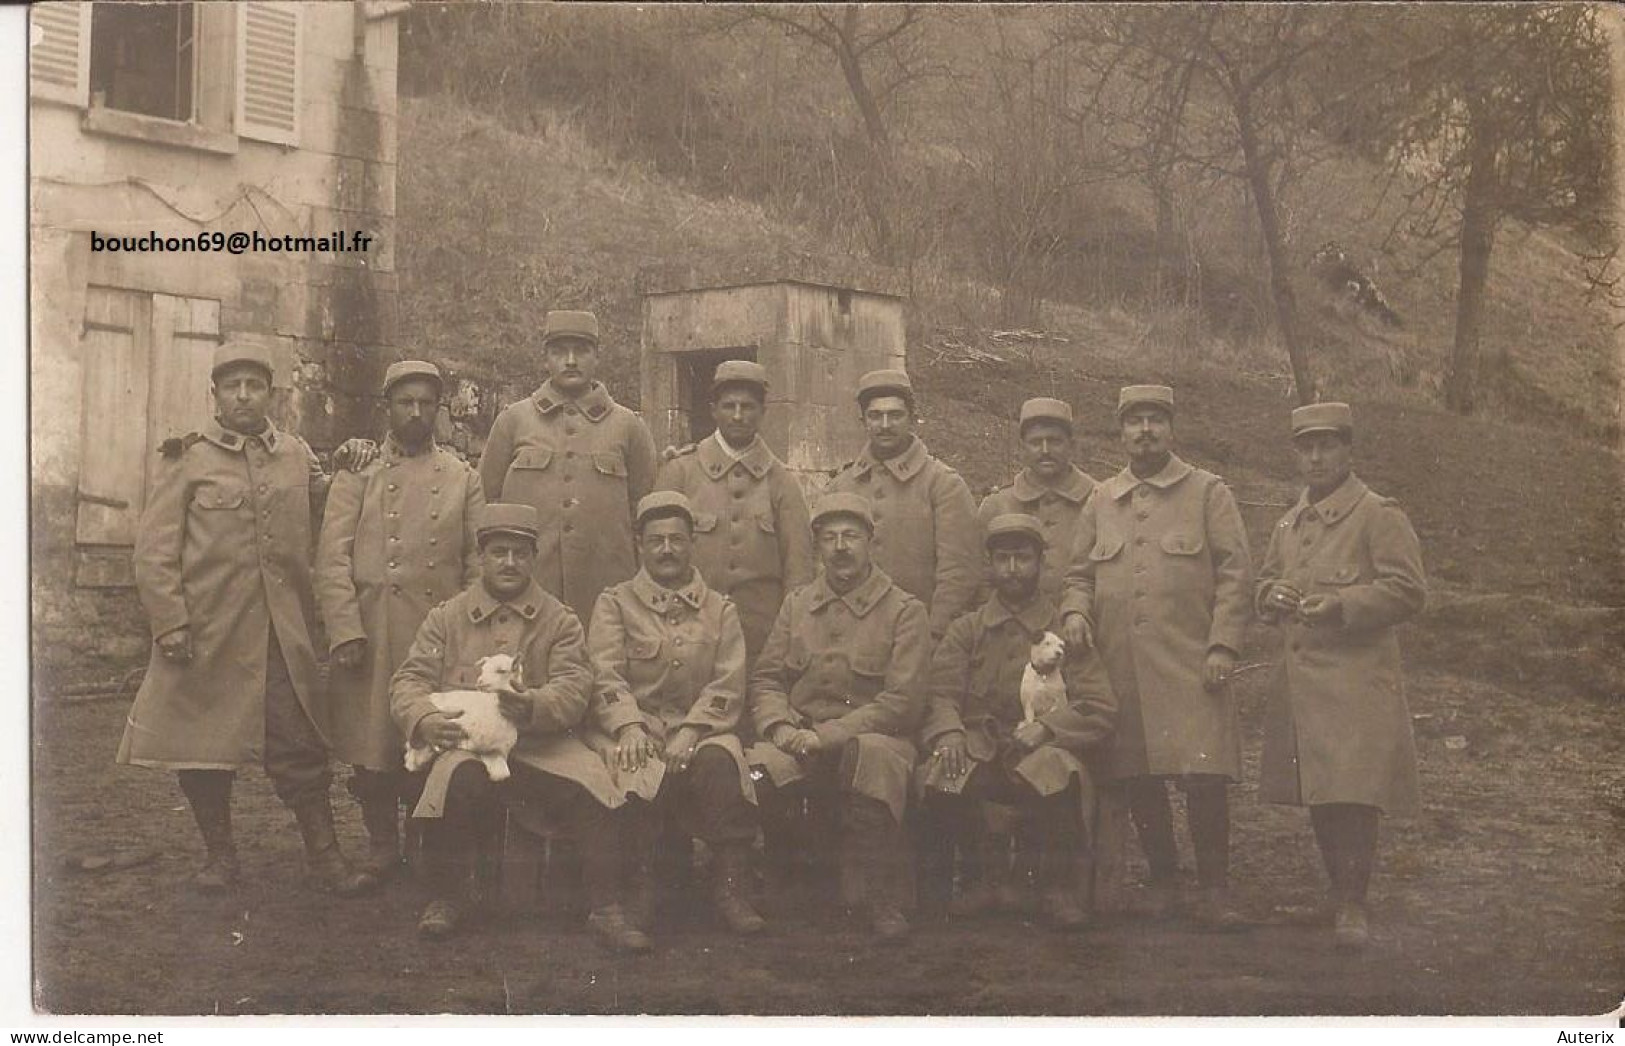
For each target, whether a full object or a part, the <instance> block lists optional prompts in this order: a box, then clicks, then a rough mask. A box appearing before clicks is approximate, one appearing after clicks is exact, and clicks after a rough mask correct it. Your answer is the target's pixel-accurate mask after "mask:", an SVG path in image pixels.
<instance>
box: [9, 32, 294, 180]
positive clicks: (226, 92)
mask: <svg viewBox="0 0 1625 1046" xmlns="http://www.w3.org/2000/svg"><path fill="white" fill-rule="evenodd" d="M30 13H31V17H32V19H33V24H32V27H31V34H32V35H31V40H32V43H31V46H30V50H29V80H30V87H31V91H32V94H33V96H34V97H35V98H37V99H43V100H48V101H56V102H64V103H67V104H69V105H73V106H76V107H78V108H80V109H82V110H84V113H85V116H84V122H83V127H84V129H85V130H86V131H89V132H91V133H99V134H109V135H115V136H119V137H126V138H140V139H144V140H147V141H153V142H161V143H165V144H169V145H179V146H184V147H189V148H195V149H202V150H205V151H211V152H226V153H230V152H236V151H237V143H238V140H239V139H240V138H251V139H255V140H257V141H264V142H275V143H277V144H280V145H297V144H298V143H299V132H300V126H299V125H300V107H301V105H302V103H303V99H302V97H301V79H302V75H303V73H302V58H301V48H302V43H303V40H302V33H303V26H302V24H301V23H302V21H303V19H302V11H301V5H300V4H298V3H273V2H253V3H239V4H222V3H158V4H146V3H96V4H88V3H87V4H80V3H57V2H47V3H39V4H35V5H34V6H33V7H32V8H31V11H30Z"/></svg>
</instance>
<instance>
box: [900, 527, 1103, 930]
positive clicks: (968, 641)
mask: <svg viewBox="0 0 1625 1046" xmlns="http://www.w3.org/2000/svg"><path fill="white" fill-rule="evenodd" d="M985 543H986V545H987V551H988V559H989V566H988V572H989V575H990V576H989V579H988V580H989V583H990V584H991V585H992V588H993V594H992V595H991V596H989V597H988V599H987V602H985V603H984V604H982V606H981V608H980V609H979V610H975V611H972V612H971V613H969V614H966V615H964V616H962V617H960V618H959V619H957V620H956V621H954V623H953V624H952V625H950V626H949V627H948V633H947V635H945V636H943V639H942V642H941V643H940V644H938V646H937V649H936V654H935V656H934V657H933V659H932V664H931V683H930V691H929V692H930V704H929V707H928V710H927V713H926V721H925V726H924V727H923V729H922V730H921V732H920V734H921V737H922V738H924V740H925V743H926V745H927V746H928V747H930V748H931V749H932V753H931V757H930V759H929V760H928V761H926V762H925V763H924V764H922V766H921V768H920V774H919V777H920V783H921V786H922V789H923V792H924V802H925V803H926V804H928V805H935V806H937V807H939V812H940V816H939V817H938V818H937V820H938V821H939V823H944V824H947V825H950V826H952V827H951V831H952V832H953V835H954V837H955V841H956V842H957V843H958V845H959V849H960V859H961V862H962V865H961V869H962V878H961V891H960V894H959V896H958V897H956V898H955V900H954V902H953V903H952V904H951V906H950V908H949V911H950V912H951V913H952V914H955V915H975V914H979V913H981V912H984V911H986V910H988V909H989V908H991V907H993V906H994V903H995V900H996V899H997V898H998V897H999V896H1000V893H1001V889H1000V888H1001V886H1002V884H1003V882H1004V878H1005V863H1006V862H1007V861H1008V860H1009V854H1008V851H1005V852H999V853H995V852H991V847H990V846H989V829H988V824H987V820H986V816H985V814H986V811H985V810H984V808H983V807H984V804H986V803H998V804H1003V805H1007V806H1014V807H1017V808H1018V809H1019V810H1021V811H1022V812H1024V813H1025V814H1027V815H1028V816H1029V817H1030V818H1031V819H1032V820H1034V821H1035V822H1036V823H1037V828H1038V836H1039V845H1040V848H1041V856H1040V859H1039V869H1038V871H1039V875H1038V879H1039V887H1040V889H1041V891H1042V893H1043V901H1044V908H1045V911H1046V913H1047V914H1048V916H1049V919H1050V921H1051V922H1052V923H1053V924H1054V925H1055V926H1056V927H1057V928H1058V929H1062V930H1073V929H1077V928H1079V927H1081V926H1083V925H1084V924H1085V923H1086V922H1087V921H1088V916H1087V914H1086V912H1085V910H1084V909H1083V908H1082V907H1081V906H1080V904H1079V902H1078V897H1077V874H1076V869H1077V866H1078V857H1079V855H1080V854H1083V853H1087V852H1088V851H1087V848H1088V845H1089V838H1088V837H1089V825H1090V823H1091V820H1092V812H1093V809H1094V788H1093V785H1092V784H1091V781H1090V777H1089V770H1088V768H1087V767H1086V766H1085V765H1084V763H1083V757H1084V756H1085V755H1086V753H1087V752H1088V750H1089V749H1090V748H1091V747H1092V746H1094V745H1097V744H1099V743H1100V742H1101V741H1103V740H1105V739H1106V738H1107V737H1109V736H1110V734H1111V732H1112V727H1113V725H1114V723H1115V722H1116V719H1117V702H1116V700H1115V698H1114V697H1113V696H1112V691H1111V687H1110V685H1109V684H1108V683H1107V681H1106V674H1105V670H1104V669H1103V668H1102V666H1101V664H1100V661H1099V659H1098V658H1097V657H1096V656H1095V655H1094V652H1093V651H1089V650H1082V651H1078V650H1068V651H1067V652H1066V655H1067V656H1066V657H1065V659H1064V661H1063V662H1062V664H1061V665H1060V666H1059V668H1058V669H1057V670H1058V671H1059V672H1060V674H1061V679H1062V680H1063V681H1064V682H1065V687H1066V690H1065V695H1064V702H1062V703H1060V704H1059V705H1057V706H1056V707H1054V708H1051V709H1049V710H1041V709H1036V708H1035V709H1034V711H1035V712H1036V713H1037V714H1035V715H1033V716H1032V717H1031V718H1029V717H1028V715H1027V713H1026V710H1025V709H1024V707H1023V705H1024V702H1023V695H1022V688H1023V682H1024V679H1023V677H1024V676H1025V675H1026V674H1027V673H1026V669H1027V666H1028V664H1029V663H1030V662H1032V660H1033V647H1034V645H1035V644H1037V643H1039V642H1040V641H1041V640H1044V639H1045V633H1051V634H1052V635H1051V637H1050V638H1051V640H1052V641H1053V638H1054V636H1055V635H1058V633H1059V628H1060V618H1059V615H1058V613H1057V609H1056V605H1055V601H1054V599H1053V598H1051V597H1049V596H1046V595H1044V594H1042V593H1041V592H1040V590H1039V576H1040V574H1041V572H1042V569H1043V563H1044V531H1043V525H1042V524H1041V523H1040V522H1039V521H1038V520H1036V519H1034V518H1033V517H1032V516H1028V515H1021V514H1015V513H1012V514H1007V515H1001V516H996V517H994V518H993V519H992V520H990V521H989V522H988V526H987V534H986V538H985ZM1040 667H1043V666H1040ZM1029 685H1032V684H1029ZM1034 689H1035V690H1036V689H1037V687H1036V686H1034ZM1031 697H1032V695H1029V700H1031Z"/></svg>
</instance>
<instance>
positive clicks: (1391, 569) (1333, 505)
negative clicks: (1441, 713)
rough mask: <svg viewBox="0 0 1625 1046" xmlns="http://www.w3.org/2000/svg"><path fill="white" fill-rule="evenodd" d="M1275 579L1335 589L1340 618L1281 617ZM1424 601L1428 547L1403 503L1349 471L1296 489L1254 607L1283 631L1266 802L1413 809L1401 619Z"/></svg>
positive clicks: (1412, 748) (1270, 716)
mask: <svg viewBox="0 0 1625 1046" xmlns="http://www.w3.org/2000/svg"><path fill="white" fill-rule="evenodd" d="M1278 581H1285V582H1287V583H1289V584H1291V585H1292V586H1293V587H1295V588H1297V589H1298V591H1299V592H1301V593H1303V595H1304V596H1306V597H1307V596H1311V595H1334V596H1337V597H1338V598H1339V600H1341V602H1342V604H1343V620H1342V623H1341V624H1329V623H1328V624H1317V625H1314V626H1309V625H1305V624H1302V623H1301V622H1298V621H1297V620H1295V619H1286V620H1282V619H1281V618H1280V615H1279V613H1278V612H1277V611H1275V610H1272V609H1270V607H1269V606H1268V604H1267V602H1266V599H1265V597H1267V595H1268V594H1269V590H1270V588H1271V587H1272V586H1273V585H1274V584H1275V583H1276V582H1278ZM1426 599H1427V580H1426V577H1425V576H1424V574H1423V570H1422V550H1421V546H1420V545H1419V543H1418V542H1417V540H1416V532H1415V531H1414V530H1412V529H1411V524H1410V521H1409V520H1408V519H1406V518H1405V513H1404V511H1403V510H1402V509H1401V508H1400V507H1399V504H1398V503H1397V502H1395V501H1394V500H1393V499H1391V498H1385V497H1382V496H1381V495H1379V494H1376V493H1374V492H1372V491H1371V490H1369V489H1368V488H1367V487H1366V485H1365V484H1364V483H1363V482H1361V481H1360V479H1359V477H1358V476H1354V475H1350V476H1349V477H1348V479H1346V480H1345V481H1344V482H1343V485H1342V486H1340V487H1338V488H1337V490H1335V491H1333V492H1332V493H1331V494H1329V495H1327V496H1326V497H1325V498H1322V499H1321V500H1320V501H1317V502H1313V503H1311V502H1310V501H1309V498H1308V495H1307V494H1304V495H1303V496H1302V497H1300V498H1299V499H1298V503H1297V504H1296V505H1295V506H1293V508H1292V509H1291V511H1289V512H1288V513H1287V514H1286V516H1285V517H1284V518H1283V519H1282V520H1281V522H1280V523H1278V524H1276V527H1275V529H1274V531H1273V532H1272V533H1271V534H1270V545H1269V551H1268V552H1266V553H1265V555H1264V567H1263V570H1262V571H1261V572H1260V574H1259V579H1258V603H1257V607H1258V612H1259V616H1260V617H1261V618H1263V619H1264V620H1265V621H1267V622H1269V623H1271V624H1276V625H1279V626H1280V627H1281V629H1282V632H1283V633H1284V643H1283V650H1282V652H1281V659H1280V662H1279V664H1278V665H1277V666H1276V670H1275V682H1274V690H1273V693H1272V694H1271V699H1270V704H1269V708H1268V711H1267V713H1266V715H1265V719H1264V762H1263V770H1262V774H1261V779H1260V782H1259V787H1260V792H1261V794H1262V796H1263V798H1264V799H1265V800H1266V801H1268V802H1277V803H1295V804H1315V803H1364V804H1366V805H1369V806H1377V807H1381V808H1382V809H1383V811H1384V812H1386V813H1389V814H1409V813H1414V812H1415V810H1416V807H1417V790H1418V789H1417V778H1416V743H1415V740H1414V739H1413V737H1412V735H1411V715H1410V709H1409V707H1408V706H1407V705H1406V702H1405V686H1404V679H1403V676H1402V674H1401V671H1400V664H1399V641H1398V638H1397V637H1396V636H1395V635H1394V626H1396V625H1398V624H1400V623H1402V622H1404V621H1406V620H1408V619H1410V618H1411V617H1413V616H1415V615H1416V614H1418V613H1420V612H1421V610H1422V606H1423V604H1424V603H1425V602H1426Z"/></svg>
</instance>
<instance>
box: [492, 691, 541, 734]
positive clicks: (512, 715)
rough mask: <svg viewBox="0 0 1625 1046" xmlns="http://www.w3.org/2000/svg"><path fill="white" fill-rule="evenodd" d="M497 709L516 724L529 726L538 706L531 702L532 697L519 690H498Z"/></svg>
mask: <svg viewBox="0 0 1625 1046" xmlns="http://www.w3.org/2000/svg"><path fill="white" fill-rule="evenodd" d="M497 711H499V712H501V713H502V716H503V718H504V719H506V720H508V722H510V723H512V724H513V725H514V726H529V725H530V717H531V716H532V715H533V714H534V713H535V711H536V708H535V706H533V705H532V704H531V703H530V698H528V697H526V696H525V695H524V694H522V693H520V692H519V691H517V690H498V691H497Z"/></svg>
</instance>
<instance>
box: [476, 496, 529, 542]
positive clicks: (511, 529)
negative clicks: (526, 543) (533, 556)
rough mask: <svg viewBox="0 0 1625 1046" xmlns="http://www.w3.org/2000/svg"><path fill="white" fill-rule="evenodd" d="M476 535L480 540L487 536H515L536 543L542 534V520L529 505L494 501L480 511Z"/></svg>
mask: <svg viewBox="0 0 1625 1046" xmlns="http://www.w3.org/2000/svg"><path fill="white" fill-rule="evenodd" d="M475 533H476V535H477V536H478V537H480V538H484V537H485V535H487V534H514V535H517V536H519V537H524V538H530V539H531V540H532V541H535V540H536V539H537V537H539V536H540V535H541V533H542V518H541V516H539V515H538V514H537V513H536V510H535V509H534V508H532V507H530V506H529V505H515V504H512V503H506V504H505V503H503V502H500V501H493V502H491V503H489V504H487V505H486V506H485V507H484V508H483V509H481V510H480V516H479V523H478V524H476V526H475Z"/></svg>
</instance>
